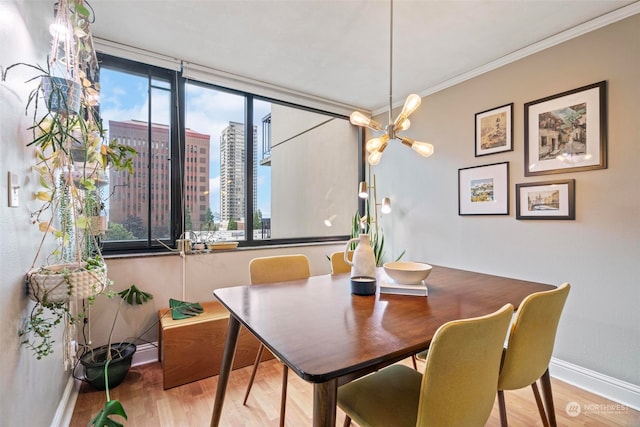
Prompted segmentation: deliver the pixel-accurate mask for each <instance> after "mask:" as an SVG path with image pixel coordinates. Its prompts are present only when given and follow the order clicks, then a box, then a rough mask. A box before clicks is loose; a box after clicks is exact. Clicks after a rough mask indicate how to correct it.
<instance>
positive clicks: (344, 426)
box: [342, 415, 351, 427]
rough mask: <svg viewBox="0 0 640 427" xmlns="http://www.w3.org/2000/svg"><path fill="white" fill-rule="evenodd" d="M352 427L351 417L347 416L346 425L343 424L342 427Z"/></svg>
mask: <svg viewBox="0 0 640 427" xmlns="http://www.w3.org/2000/svg"><path fill="white" fill-rule="evenodd" d="M350 425H351V417H350V416H349V415H346V416H345V417H344V424H342V427H349V426H350Z"/></svg>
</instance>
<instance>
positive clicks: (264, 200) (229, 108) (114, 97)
mask: <svg viewBox="0 0 640 427" xmlns="http://www.w3.org/2000/svg"><path fill="white" fill-rule="evenodd" d="M100 86H101V87H100V97H101V99H100V112H101V116H102V119H103V122H104V125H105V127H108V124H109V120H117V121H126V120H144V121H146V120H147V114H148V113H147V105H148V99H149V97H148V84H147V78H146V77H143V76H134V75H131V74H125V73H121V72H116V71H113V70H109V69H107V68H105V67H102V68H101V74H100ZM165 87H167V88H168V85H166V86H165ZM169 96H170V92H168V91H167V92H165V91H162V90H157V89H156V90H154V92H153V97H152V100H153V106H152V121H153V122H155V123H163V124H167V123H168V121H169V117H170V116H169V107H170V102H169V101H170V99H169ZM186 104H187V107H186V111H185V125H186V127H187V128H189V129H191V130H193V131H195V132H198V133H202V134H207V135H210V136H211V139H210V178H209V201H210V207H211V210H212V211H213V212H214V213H215V212H220V134H221V132H222V130H223V129H224V128H225V127H227V126H228V124H229V122H230V121H235V122H240V123H244V97H242V96H238V95H235V94H230V93H227V92H221V91H216V90H213V89H210V88H205V87H202V86H199V85H194V84H189V83H188V82H187V86H186ZM270 110H271V104H270V103H268V102H262V101H255V102H254V124H256V125H258V132H257V134H258V142H257V150H258V162H259V161H260V159H261V158H262V129H261V127H260V125H261V118H262V117H263V116H265V115H266V114H268V113H269V112H270ZM270 194H271V174H270V168H269V167H264V166H262V167H261V166H260V165H258V208H259V209H260V211H261V212H262V216H263V217H265V218H268V217H270V216H271V205H270V199H271V197H270Z"/></svg>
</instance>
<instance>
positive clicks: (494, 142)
mask: <svg viewBox="0 0 640 427" xmlns="http://www.w3.org/2000/svg"><path fill="white" fill-rule="evenodd" d="M512 123H513V103H511V104H507V105H503V106H502V107H497V108H493V109H491V110H487V111H483V112H481V113H477V114H476V157H479V156H486V155H487V154H495V153H501V152H503V151H513V125H512Z"/></svg>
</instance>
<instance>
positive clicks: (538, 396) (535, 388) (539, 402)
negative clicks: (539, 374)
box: [531, 382, 549, 427]
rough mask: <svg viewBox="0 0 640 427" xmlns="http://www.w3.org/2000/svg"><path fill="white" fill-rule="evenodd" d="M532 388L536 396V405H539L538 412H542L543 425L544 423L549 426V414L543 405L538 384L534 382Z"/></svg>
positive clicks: (546, 426) (545, 426)
mask: <svg viewBox="0 0 640 427" xmlns="http://www.w3.org/2000/svg"><path fill="white" fill-rule="evenodd" d="M531 389H532V390H533V396H534V397H535V398H536V405H538V412H539V413H540V419H541V420H542V425H544V427H549V420H548V419H547V414H546V413H545V411H544V406H543V405H542V399H541V398H540V392H539V391H538V385H537V384H536V383H535V382H534V383H533V384H531Z"/></svg>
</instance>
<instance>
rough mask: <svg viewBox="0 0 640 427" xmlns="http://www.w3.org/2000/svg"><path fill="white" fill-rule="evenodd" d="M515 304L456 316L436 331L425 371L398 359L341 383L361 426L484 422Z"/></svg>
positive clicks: (441, 426)
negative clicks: (398, 362) (460, 317)
mask: <svg viewBox="0 0 640 427" xmlns="http://www.w3.org/2000/svg"><path fill="white" fill-rule="evenodd" d="M512 313H513V306H512V305H511V304H507V305H505V306H504V307H502V308H501V309H500V310H498V311H496V312H495V313H492V314H488V315H486V316H482V317H476V318H472V319H464V320H455V321H452V322H448V323H446V324H444V325H442V326H441V327H440V328H439V329H438V330H437V331H436V333H435V335H434V337H433V340H432V341H431V346H430V350H429V353H428V355H427V360H426V364H425V371H424V374H420V373H419V372H417V371H416V370H415V369H411V368H409V367H406V366H404V365H392V366H391V367H388V368H385V369H383V370H381V371H378V372H376V373H374V374H371V375H369V376H366V377H364V378H361V379H359V380H356V381H354V382H351V383H349V384H346V385H344V386H342V387H340V388H339V389H338V406H339V407H340V408H341V409H342V410H343V411H344V412H345V413H346V414H347V418H346V419H345V423H344V425H345V426H348V425H349V424H350V423H351V419H353V420H354V421H355V422H357V423H358V425H360V426H361V427H366V426H372V427H373V426H380V427H390V426H396V427H405V426H406V427H409V426H410V427H415V426H436V427H446V426H452V427H453V426H455V427H458V426H483V425H485V423H486V422H487V419H488V418H489V415H490V414H491V410H492V408H493V402H494V401H495V396H496V386H497V384H498V373H499V370H500V359H501V356H502V349H503V345H504V340H505V337H506V335H507V329H508V327H509V322H510V320H511V316H512Z"/></svg>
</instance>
